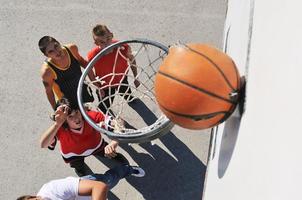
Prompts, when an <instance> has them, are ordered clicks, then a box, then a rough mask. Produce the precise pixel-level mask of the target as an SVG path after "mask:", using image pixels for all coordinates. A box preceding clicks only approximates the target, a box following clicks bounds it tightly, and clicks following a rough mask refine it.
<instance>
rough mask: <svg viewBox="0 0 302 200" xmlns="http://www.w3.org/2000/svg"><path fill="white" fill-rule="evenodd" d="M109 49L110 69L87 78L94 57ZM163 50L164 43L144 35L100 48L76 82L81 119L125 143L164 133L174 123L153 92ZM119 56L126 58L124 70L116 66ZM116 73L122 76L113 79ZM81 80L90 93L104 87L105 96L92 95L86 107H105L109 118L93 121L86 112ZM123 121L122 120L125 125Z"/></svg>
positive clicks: (95, 58) (116, 75) (140, 141)
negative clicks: (126, 51)
mask: <svg viewBox="0 0 302 200" xmlns="http://www.w3.org/2000/svg"><path fill="white" fill-rule="evenodd" d="M125 46H128V47H130V49H131V51H132V57H131V60H130V59H129V58H128V57H127V55H125V54H124V53H123V50H124V47H125ZM112 52H113V53H115V55H114V62H113V66H112V69H113V70H112V71H113V72H112V73H109V74H107V75H105V76H103V77H96V80H95V81H88V80H87V79H86V77H87V76H88V73H89V72H90V70H92V68H93V67H94V65H95V64H96V63H97V61H98V60H100V59H101V58H102V57H103V56H105V55H107V54H109V53H112ZM167 53H168V48H167V47H165V46H164V45H162V44H160V43H158V42H154V41H150V40H146V39H133V40H124V41H120V42H117V43H114V44H111V45H110V46H108V47H106V48H104V49H103V50H102V51H100V52H99V53H98V54H97V55H96V56H95V57H94V58H93V59H92V60H91V62H89V64H88V65H87V67H86V69H85V70H84V72H83V74H82V76H81V78H80V81H79V85H78V91H77V98H78V102H79V108H80V111H81V113H82V115H83V117H84V119H85V120H86V121H87V122H88V123H89V124H90V125H91V126H92V127H93V128H94V129H96V130H98V131H100V132H101V133H104V134H105V135H107V136H108V137H109V138H111V139H115V140H118V141H120V142H125V143H142V142H147V141H151V140H153V139H156V138H158V137H160V136H162V135H164V134H166V133H168V132H169V131H170V130H171V128H172V127H173V125H174V124H173V123H172V122H171V121H170V120H169V119H168V118H167V117H166V116H165V115H164V114H163V113H162V112H161V111H160V109H159V106H158V105H157V102H156V99H155V94H154V78H155V75H156V73H157V71H158V68H159V65H160V64H161V62H162V60H163V59H164V57H165V56H166V55H167ZM119 59H120V60H122V59H125V60H126V61H127V65H128V66H127V68H126V69H125V71H124V72H121V71H118V70H116V69H117V66H116V65H117V63H118V62H119ZM133 67H135V68H136V70H137V75H136V76H134V74H133V73H132V70H131V69H132V68H133ZM118 76H120V77H122V78H121V80H120V81H119V82H116V81H114V80H115V78H116V77H118ZM125 79H127V81H126V83H125V81H123V80H125ZM135 80H138V81H139V82H140V85H139V86H138V87H136V86H135V84H134V82H135ZM96 82H97V83H99V84H101V85H102V86H101V87H100V88H98V87H97V86H95V83H96ZM84 83H86V84H87V85H88V86H89V87H90V88H91V89H92V90H93V91H94V96H97V94H96V93H97V91H98V90H106V89H107V91H108V94H107V96H105V97H104V98H102V99H100V100H99V98H96V97H95V101H94V102H92V103H91V104H90V105H89V107H90V109H93V110H98V111H100V109H99V107H100V106H104V107H105V108H106V112H105V113H104V114H105V115H107V116H111V118H110V120H109V122H102V123H101V124H97V123H95V122H94V121H93V120H92V119H91V118H90V117H89V116H88V115H87V114H86V111H85V110H87V106H86V105H84V104H83V100H82V89H83V84H84ZM122 87H126V88H127V90H126V91H123V92H120V88H122ZM129 91H131V93H129ZM129 94H130V95H129ZM106 101H107V103H105V102H106ZM108 102H109V103H108ZM137 104H139V106H138V105H137ZM135 105H137V106H138V107H135ZM148 112H149V113H148ZM146 115H147V116H146ZM150 116H152V120H150V119H148V120H147V119H146V117H150ZM123 121H126V124H127V125H125V124H124V123H123ZM104 123H106V124H104ZM104 127H109V128H106V129H105V128H104Z"/></svg>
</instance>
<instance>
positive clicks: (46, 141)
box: [40, 105, 68, 148]
mask: <svg viewBox="0 0 302 200" xmlns="http://www.w3.org/2000/svg"><path fill="white" fill-rule="evenodd" d="M67 115H68V109H67V107H66V106H65V105H62V106H59V107H58V108H57V110H56V111H55V122H54V124H52V125H51V126H50V127H49V128H48V129H47V130H46V131H45V132H44V133H43V134H42V136H41V138H40V146H41V148H47V147H48V146H49V145H50V144H51V143H52V141H53V140H54V137H55V136H56V134H57V132H58V130H59V129H60V127H61V126H62V124H63V123H64V122H65V120H66V117H67Z"/></svg>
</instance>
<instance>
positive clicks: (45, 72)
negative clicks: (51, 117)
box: [41, 64, 56, 109]
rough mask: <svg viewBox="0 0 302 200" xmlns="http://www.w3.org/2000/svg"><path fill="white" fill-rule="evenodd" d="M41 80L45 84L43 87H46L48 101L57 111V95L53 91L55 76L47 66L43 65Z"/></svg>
mask: <svg viewBox="0 0 302 200" xmlns="http://www.w3.org/2000/svg"><path fill="white" fill-rule="evenodd" d="M41 78H42V82H43V85H44V88H45V93H46V96H47V99H48V101H49V103H50V105H51V107H52V108H53V109H55V106H56V100H55V95H54V93H53V90H52V87H53V84H54V79H55V75H54V73H53V72H52V71H51V69H50V68H49V67H48V66H47V65H46V64H43V65H42V68H41Z"/></svg>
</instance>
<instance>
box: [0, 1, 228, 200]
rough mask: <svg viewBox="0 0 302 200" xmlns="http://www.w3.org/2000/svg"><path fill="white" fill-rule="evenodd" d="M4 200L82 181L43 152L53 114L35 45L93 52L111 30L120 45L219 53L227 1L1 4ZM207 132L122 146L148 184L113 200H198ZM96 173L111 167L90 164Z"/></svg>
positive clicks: (0, 171) (133, 185)
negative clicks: (100, 35) (204, 46)
mask: <svg viewBox="0 0 302 200" xmlns="http://www.w3.org/2000/svg"><path fill="white" fill-rule="evenodd" d="M0 3H1V7H0V43H1V48H0V56H1V58H0V70H1V75H0V131H1V140H0V152H1V159H0V177H1V181H0V191H1V192H0V199H14V198H16V197H18V196H20V195H23V194H35V193H36V192H37V191H38V190H39V188H40V187H41V186H42V185H43V184H44V183H45V182H47V181H49V180H52V179H57V178H63V177H66V176H76V175H75V173H74V171H73V170H72V169H71V168H69V166H68V165H66V164H65V163H64V162H63V160H62V158H61V157H60V154H59V151H58V148H56V150H55V151H53V152H52V151H49V150H45V149H41V148H40V147H39V145H38V141H39V137H40V135H41V133H42V132H43V131H44V130H45V129H46V128H47V127H48V126H49V125H50V124H51V121H50V120H49V118H48V115H49V114H50V112H51V108H50V105H49V103H48V101H47V99H46V95H45V93H44V89H43V85H42V82H41V78H40V71H39V70H40V66H41V64H42V62H43V60H44V57H43V55H42V54H41V53H40V51H39V49H38V46H37V43H38V40H39V39H40V38H41V37H42V36H44V35H51V36H53V37H55V38H57V39H58V40H59V41H60V42H61V43H63V44H64V43H75V44H77V45H78V47H79V50H80V53H81V54H82V55H83V56H85V57H86V53H87V52H88V51H89V49H91V48H92V47H93V45H94V44H93V41H92V37H91V29H92V27H93V26H94V25H95V24H97V23H104V24H107V25H108V26H109V28H110V29H111V30H112V31H113V33H114V35H115V37H116V38H118V39H131V38H147V39H151V40H155V41H158V42H160V43H162V44H164V45H170V44H175V43H176V42H177V41H181V42H183V43H187V42H201V43H208V44H212V45H214V46H216V47H221V41H222V34H223V25H224V18H225V12H226V11H225V9H226V2H225V1H224V0H199V1H197V0H194V1H193V0H191V1H180V0H177V1H176V0H175V1H173V0H166V1H152V2H151V1H146V0H144V1H134V0H125V1H109V0H102V1H81V0H74V1H72V3H71V1H58V0H54V1H45V0H43V1H34V0H28V1H17V0H9V1H8V0H0ZM209 137H210V134H209V132H208V131H189V130H186V129H182V128H179V127H175V128H174V129H173V130H172V133H169V134H167V135H166V136H164V137H162V138H160V139H158V140H155V141H154V143H153V144H151V143H145V144H140V145H138V144H134V145H131V146H129V145H122V146H121V147H120V148H119V150H120V152H122V153H123V154H125V155H126V156H127V158H129V160H130V162H131V164H134V165H140V166H141V167H142V168H144V169H145V171H146V173H147V174H146V176H145V177H144V178H140V179H138V178H133V177H131V178H128V179H127V180H122V181H121V182H120V183H119V184H118V185H117V186H116V187H115V188H114V189H113V190H112V191H111V192H110V194H109V199H131V200H141V199H151V200H167V199H174V200H180V199H183V200H189V199H190V200H194V199H200V198H201V194H202V189H203V182H204V173H205V169H206V159H207V153H208V146H209ZM87 163H88V165H90V166H91V167H92V169H93V171H94V172H99V173H102V172H104V171H105V170H106V169H107V167H106V166H105V165H104V164H102V163H100V162H99V161H98V160H97V159H95V158H94V157H91V158H88V159H87Z"/></svg>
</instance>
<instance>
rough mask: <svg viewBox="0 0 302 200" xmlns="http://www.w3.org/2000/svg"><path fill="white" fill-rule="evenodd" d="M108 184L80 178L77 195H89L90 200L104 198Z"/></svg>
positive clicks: (105, 197)
mask: <svg viewBox="0 0 302 200" xmlns="http://www.w3.org/2000/svg"><path fill="white" fill-rule="evenodd" d="M107 191H108V186H107V185H106V184H105V183H103V182H100V181H93V180H85V179H81V180H80V183H79V195H81V196H90V195H91V199H92V200H106V199H107Z"/></svg>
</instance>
